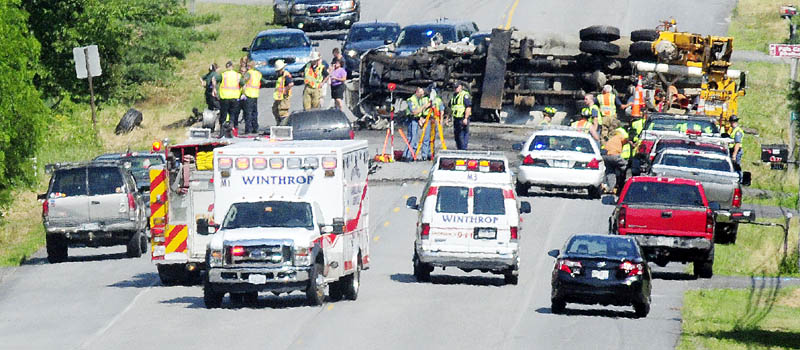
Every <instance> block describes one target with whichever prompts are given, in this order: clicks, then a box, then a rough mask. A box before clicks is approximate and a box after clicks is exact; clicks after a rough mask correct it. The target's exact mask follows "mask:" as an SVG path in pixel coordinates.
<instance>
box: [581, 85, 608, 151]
mask: <svg viewBox="0 0 800 350" xmlns="http://www.w3.org/2000/svg"><path fill="white" fill-rule="evenodd" d="M583 103H584V104H585V105H586V109H588V110H589V124H591V125H592V127H591V128H592V129H593V130H594V132H592V133H591V134H592V137H594V139H595V141H597V142H600V135H602V133H603V114H602V113H600V107H598V106H597V104H596V103H595V100H594V95H592V94H586V95H585V96H583Z"/></svg>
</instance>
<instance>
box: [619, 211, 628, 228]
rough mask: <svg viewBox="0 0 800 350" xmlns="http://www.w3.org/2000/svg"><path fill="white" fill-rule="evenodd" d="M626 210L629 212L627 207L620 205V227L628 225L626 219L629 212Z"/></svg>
mask: <svg viewBox="0 0 800 350" xmlns="http://www.w3.org/2000/svg"><path fill="white" fill-rule="evenodd" d="M626 212H627V210H626V208H625V207H620V208H619V213H617V226H618V227H620V228H626V227H628V226H627V223H626V222H625V221H626V220H625V219H627V218H626V217H625V216H626V214H627V213H626Z"/></svg>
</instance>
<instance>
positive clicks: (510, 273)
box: [503, 267, 519, 285]
mask: <svg viewBox="0 0 800 350" xmlns="http://www.w3.org/2000/svg"><path fill="white" fill-rule="evenodd" d="M514 272H517V274H514ZM503 279H504V280H505V282H506V284H513V285H517V283H519V271H517V268H516V267H512V268H510V269H508V270H506V271H505V273H504V274H503Z"/></svg>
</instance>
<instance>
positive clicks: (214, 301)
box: [203, 279, 225, 309]
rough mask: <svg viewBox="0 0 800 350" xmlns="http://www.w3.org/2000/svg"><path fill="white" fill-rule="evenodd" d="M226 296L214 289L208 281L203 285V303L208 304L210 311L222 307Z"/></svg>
mask: <svg viewBox="0 0 800 350" xmlns="http://www.w3.org/2000/svg"><path fill="white" fill-rule="evenodd" d="M224 296H225V293H220V292H217V291H215V290H214V288H212V285H211V283H210V282H209V281H208V279H206V281H205V283H204V284H203V303H205V304H206V308H208V309H217V308H219V307H220V306H222V297H224Z"/></svg>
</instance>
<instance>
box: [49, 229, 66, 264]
mask: <svg viewBox="0 0 800 350" xmlns="http://www.w3.org/2000/svg"><path fill="white" fill-rule="evenodd" d="M67 250H68V247H67V240H66V239H65V238H64V237H62V236H59V235H47V261H48V262H50V263H51V264H57V263H60V262H65V261H67V256H68V252H67Z"/></svg>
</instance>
